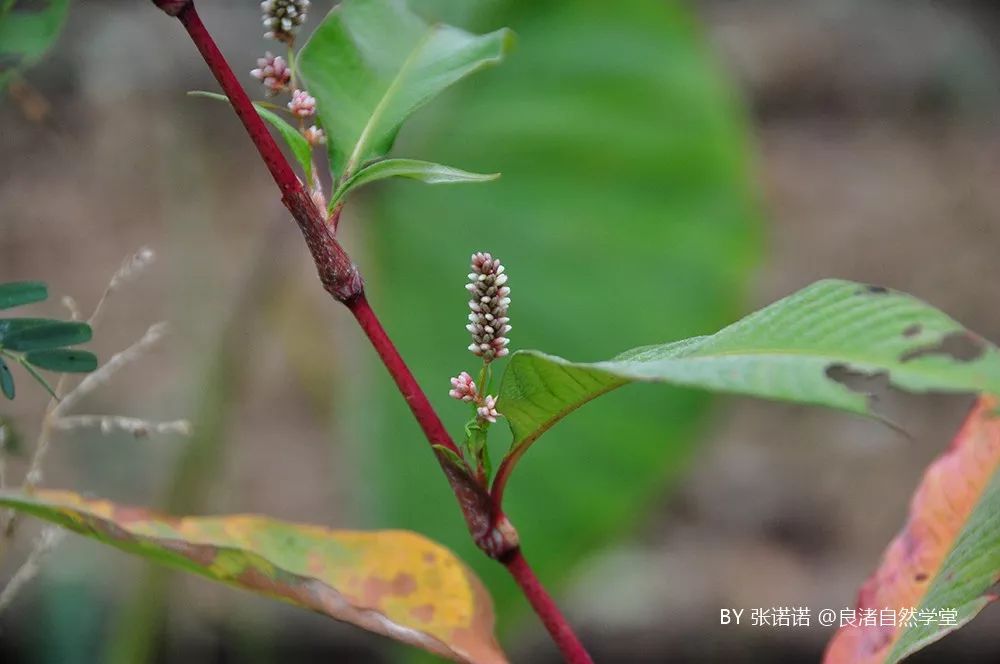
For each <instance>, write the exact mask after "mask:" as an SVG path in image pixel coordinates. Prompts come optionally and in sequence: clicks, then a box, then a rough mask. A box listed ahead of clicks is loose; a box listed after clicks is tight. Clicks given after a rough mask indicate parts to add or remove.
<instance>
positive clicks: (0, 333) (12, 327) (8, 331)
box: [0, 318, 59, 346]
mask: <svg viewBox="0 0 1000 664" xmlns="http://www.w3.org/2000/svg"><path fill="white" fill-rule="evenodd" d="M57 322H59V321H54V320H52V319H51V318H0V346H3V345H4V340H5V339H6V338H7V337H9V336H11V335H13V334H16V333H18V332H21V331H23V330H26V329H28V328H29V327H38V326H40V325H48V324H49V323H57Z"/></svg>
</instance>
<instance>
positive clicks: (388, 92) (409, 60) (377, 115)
mask: <svg viewBox="0 0 1000 664" xmlns="http://www.w3.org/2000/svg"><path fill="white" fill-rule="evenodd" d="M435 30H436V29H435V27H434V26H430V27H428V28H427V30H426V31H425V32H424V34H423V35H422V36H421V37H420V39H419V40H418V41H417V43H416V44H415V45H414V47H413V50H412V51H410V54H409V55H408V56H406V59H405V60H404V61H403V65H402V67H400V69H399V71H398V72H397V73H396V75H395V76H394V77H393V79H392V81H391V82H390V83H389V87H387V88H386V89H385V92H384V93H383V94H382V98H381V99H379V101H378V104H376V105H375V108H374V109H373V110H372V114H371V116H369V118H368V122H366V123H365V126H364V128H363V129H362V130H361V134H360V135H359V136H358V141H357V142H356V143H355V144H354V149H353V150H352V151H351V156H350V157H348V159H347V164H346V165H345V166H344V175H343V178H344V179H345V180H346V179H347V178H350V177H351V175H352V172H353V171H354V169H355V168H356V167H357V165H358V161H359V160H360V159H361V155H363V154H364V151H365V148H366V147H367V145H368V142H369V140H370V134H371V132H372V131H373V129H374V127H375V126H376V125H377V124H378V122H379V121H380V120H381V119H382V115H383V114H384V113H385V109H386V107H387V106H388V105H389V100H390V99H391V98H392V96H393V95H394V94H395V92H396V90H398V89H399V87H400V86H401V85H402V83H403V80H404V79H405V77H406V74H408V73H409V71H410V68H411V67H412V66H413V63H414V62H415V61H416V56H417V54H418V53H420V51H421V50H423V48H424V46H426V45H427V42H428V41H430V38H431V36H432V35H433V34H434V32H435Z"/></svg>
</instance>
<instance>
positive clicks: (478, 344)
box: [465, 252, 511, 363]
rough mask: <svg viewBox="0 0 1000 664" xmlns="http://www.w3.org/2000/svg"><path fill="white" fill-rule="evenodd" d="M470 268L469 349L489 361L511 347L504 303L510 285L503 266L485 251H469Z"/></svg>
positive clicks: (468, 287) (508, 301)
mask: <svg viewBox="0 0 1000 664" xmlns="http://www.w3.org/2000/svg"><path fill="white" fill-rule="evenodd" d="M471 267H472V272H470V273H469V283H468V284H466V286H465V287H466V289H467V290H468V291H469V292H470V293H471V294H472V299H471V300H469V309H471V310H472V313H471V314H469V324H468V325H466V326H465V329H467V330H468V331H469V333H470V334H471V335H472V343H471V344H470V345H469V351H470V352H471V353H472V354H473V355H476V356H478V357H481V358H483V361H484V362H487V363H488V362H492V361H493V360H494V359H496V358H498V357H503V356H504V355H507V353H509V352H510V351H509V350H508V348H507V345H508V344H509V343H510V339H508V338H507V336H506V335H507V333H508V332H510V329H511V328H510V325H508V322H509V321H510V318H508V317H507V307H508V306H509V305H510V287H509V286H507V285H506V284H507V275H506V274H505V272H504V266H503V265H502V264H501V263H500V261H499V260H498V259H496V258H493V256H492V255H490V254H488V253H482V252H479V253H475V254H472V263H471Z"/></svg>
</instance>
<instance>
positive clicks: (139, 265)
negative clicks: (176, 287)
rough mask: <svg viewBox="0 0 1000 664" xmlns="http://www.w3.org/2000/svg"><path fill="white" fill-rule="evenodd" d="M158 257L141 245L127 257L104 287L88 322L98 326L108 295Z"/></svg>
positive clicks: (137, 274) (91, 325)
mask: <svg viewBox="0 0 1000 664" xmlns="http://www.w3.org/2000/svg"><path fill="white" fill-rule="evenodd" d="M155 258H156V254H154V253H153V250H152V249H150V248H149V247H141V248H140V249H139V250H138V251H137V252H135V253H134V254H132V255H131V256H129V257H128V258H126V259H125V262H124V263H122V266H121V267H120V268H118V271H117V272H115V273H114V275H112V277H111V281H109V282H108V286H107V288H105V289H104V293H103V294H101V299H99V300H98V301H97V306H95V307H94V313H92V314H90V318H89V319H88V320H87V323H89V324H90V327H92V328H93V327H97V324H98V323H99V322H100V320H101V314H102V313H103V312H104V303H105V302H107V301H108V297H109V296H110V295H111V294H112V293H114V292H115V291H116V290H118V288H119V287H120V286H121V285H122V284H124V283H126V282H128V281H131V280H132V279H135V278H136V277H137V276H139V274H141V273H142V271H143V270H145V269H146V268H147V267H149V265H150V264H151V263H152V262H153V259H155Z"/></svg>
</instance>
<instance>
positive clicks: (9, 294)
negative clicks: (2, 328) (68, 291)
mask: <svg viewBox="0 0 1000 664" xmlns="http://www.w3.org/2000/svg"><path fill="white" fill-rule="evenodd" d="M48 296H49V289H48V288H47V287H46V286H45V284H44V283H42V282H41V281H11V282H8V283H6V284H0V309H11V308H13V307H19V306H21V305H22V304H31V303H32V302H41V301H42V300H44V299H45V298H47V297H48Z"/></svg>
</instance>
